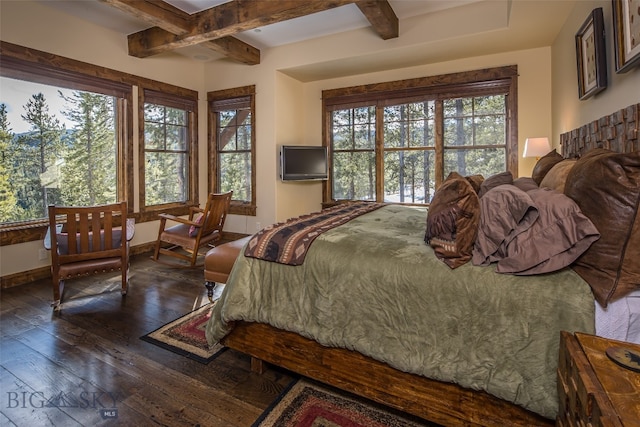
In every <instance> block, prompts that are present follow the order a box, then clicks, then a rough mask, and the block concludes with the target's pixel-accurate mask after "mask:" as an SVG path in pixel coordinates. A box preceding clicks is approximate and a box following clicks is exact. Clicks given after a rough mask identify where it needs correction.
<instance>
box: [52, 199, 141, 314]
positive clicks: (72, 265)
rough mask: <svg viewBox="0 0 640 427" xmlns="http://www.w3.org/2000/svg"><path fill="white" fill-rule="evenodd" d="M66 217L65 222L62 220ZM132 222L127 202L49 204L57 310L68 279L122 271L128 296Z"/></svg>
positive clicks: (54, 298) (54, 294)
mask: <svg viewBox="0 0 640 427" xmlns="http://www.w3.org/2000/svg"><path fill="white" fill-rule="evenodd" d="M63 218H64V222H62V223H58V221H59V220H61V219H63ZM116 221H117V222H118V224H116V223H115V222H116ZM132 224H133V223H132V220H131V221H127V203H126V202H120V203H114V204H110V205H101V206H91V207H68V206H53V205H50V206H49V229H48V231H47V236H46V237H45V247H46V248H47V249H52V250H51V276H52V285H53V303H52V306H53V308H54V310H58V309H59V308H60V305H61V303H62V293H63V290H64V281H65V279H71V278H75V277H80V276H88V275H92V274H99V273H106V272H110V271H121V272H122V290H121V294H122V295H126V293H127V287H128V282H129V279H128V269H129V244H128V240H130V239H131V237H133V230H132V229H131V227H132ZM73 236H75V237H73ZM70 237H71V238H70Z"/></svg>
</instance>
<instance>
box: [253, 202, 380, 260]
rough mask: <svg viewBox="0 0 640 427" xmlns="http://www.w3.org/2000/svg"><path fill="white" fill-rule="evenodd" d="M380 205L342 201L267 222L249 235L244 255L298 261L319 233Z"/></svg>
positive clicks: (302, 257) (264, 258)
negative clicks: (272, 222) (343, 202)
mask: <svg viewBox="0 0 640 427" xmlns="http://www.w3.org/2000/svg"><path fill="white" fill-rule="evenodd" d="M384 205H385V204H384V203H372V202H352V203H345V204H340V205H337V206H333V207H331V208H328V209H324V210H323V211H321V212H315V213H311V214H307V215H302V216H299V217H297V218H292V219H289V220H287V221H285V222H281V223H277V224H273V225H270V226H269V227H266V228H264V229H262V230H260V231H259V232H258V233H256V234H254V235H253V236H252V237H251V239H250V240H249V243H248V244H247V247H246V248H245V252H244V255H245V256H246V257H250V258H258V259H262V260H265V261H272V262H277V263H280V264H287V265H301V264H302V263H303V262H304V258H305V256H306V254H307V250H308V249H309V246H311V243H312V242H313V241H314V240H315V239H316V238H317V237H318V236H319V235H320V234H322V233H324V232H325V231H328V230H331V229H332V228H335V227H337V226H339V225H342V224H344V223H346V222H348V221H350V220H351V219H353V218H356V217H358V216H360V215H363V214H365V213H367V212H371V211H373V210H376V209H379V208H381V207H382V206H384Z"/></svg>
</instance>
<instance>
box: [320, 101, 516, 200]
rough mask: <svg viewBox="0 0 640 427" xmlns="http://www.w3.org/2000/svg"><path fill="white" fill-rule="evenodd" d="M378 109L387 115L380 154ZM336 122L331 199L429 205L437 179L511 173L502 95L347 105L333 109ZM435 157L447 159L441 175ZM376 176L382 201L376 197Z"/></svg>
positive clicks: (334, 122)
mask: <svg viewBox="0 0 640 427" xmlns="http://www.w3.org/2000/svg"><path fill="white" fill-rule="evenodd" d="M437 102H440V103H441V106H442V109H441V111H442V113H440V115H439V116H438V115H437V114H436V111H437V109H436V104H437ZM377 109H381V110H382V111H381V114H380V115H381V117H382V119H383V126H382V127H383V129H384V132H383V135H382V138H383V143H382V150H377V149H376V117H377ZM331 119H332V134H331V136H332V140H331V144H332V154H333V189H332V190H333V198H334V200H340V199H357V200H378V201H385V202H395V203H414V204H424V203H429V202H430V201H431V199H432V198H433V195H434V193H435V183H436V174H440V175H441V177H442V178H444V177H446V176H447V175H448V174H449V173H451V172H454V171H455V172H458V173H460V174H461V175H463V176H466V175H475V174H481V175H483V176H485V177H486V176H490V175H493V174H495V173H498V172H503V171H505V170H506V135H507V133H506V105H505V96H504V95H494V96H482V97H471V98H457V99H447V100H441V101H436V100H425V101H420V102H411V103H403V104H398V105H387V106H376V105H370V106H364V107H356V108H348V109H341V110H335V111H333V112H332V117H331ZM437 121H441V122H442V123H443V138H442V142H441V144H437V143H436V129H435V124H436V122H437ZM436 156H442V159H443V167H442V168H441V170H436ZM380 164H381V165H382V167H381V168H380V169H377V165H380ZM377 170H382V171H383V175H382V176H378V174H377V173H376V171H377ZM379 179H381V180H382V181H383V184H384V185H383V188H384V194H383V195H381V196H380V195H377V194H376V182H377V180H379Z"/></svg>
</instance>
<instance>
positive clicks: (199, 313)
mask: <svg viewBox="0 0 640 427" xmlns="http://www.w3.org/2000/svg"><path fill="white" fill-rule="evenodd" d="M214 304H215V303H214ZM214 304H207V305H204V306H202V307H200V308H198V309H196V310H194V311H192V312H191V313H189V314H186V315H184V316H182V317H180V318H179V319H176V320H174V321H173V322H169V323H167V324H166V325H164V326H162V327H161V328H158V329H156V330H155V331H153V332H150V333H148V334H147V335H144V336H142V337H140V339H141V340H144V341H147V342H150V343H152V344H155V345H157V346H159V347H162V348H164V349H167V350H170V351H173V352H174V353H178V354H180V355H182V356H186V357H188V358H189V359H193V360H196V361H198V362H200V363H204V364H207V363H209V362H211V361H212V360H213V359H215V358H216V357H218V356H219V355H220V354H221V353H222V352H223V351H224V350H225V349H226V348H225V347H223V346H222V345H220V344H216V345H215V346H214V347H213V348H210V347H209V344H208V343H207V338H206V337H205V335H204V329H205V326H206V323H207V320H209V317H211V310H212V309H213V305H214Z"/></svg>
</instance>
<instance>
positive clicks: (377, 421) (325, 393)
mask: <svg viewBox="0 0 640 427" xmlns="http://www.w3.org/2000/svg"><path fill="white" fill-rule="evenodd" d="M317 426H321V427H427V426H428V427H437V424H432V423H429V422H427V421H422V420H420V419H418V418H415V417H412V416H411V415H408V414H404V413H401V412H398V411H394V410H393V409H391V408H386V407H384V406H382V405H378V404H376V403H374V402H371V401H368V400H366V399H361V398H359V397H356V396H353V395H350V394H346V393H344V392H340V391H337V390H335V389H330V388H328V387H327V386H321V385H320V384H318V383H315V382H311V381H310V380H306V379H300V380H297V381H294V382H293V383H292V384H291V385H290V386H289V388H287V389H286V390H285V391H284V392H283V393H282V395H281V396H280V397H279V398H278V399H277V400H276V402H274V403H273V404H272V405H271V406H270V407H269V408H267V410H266V411H265V412H264V413H263V414H262V415H261V416H260V418H258V420H257V421H256V422H255V423H254V424H253V426H252V427H317Z"/></svg>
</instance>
